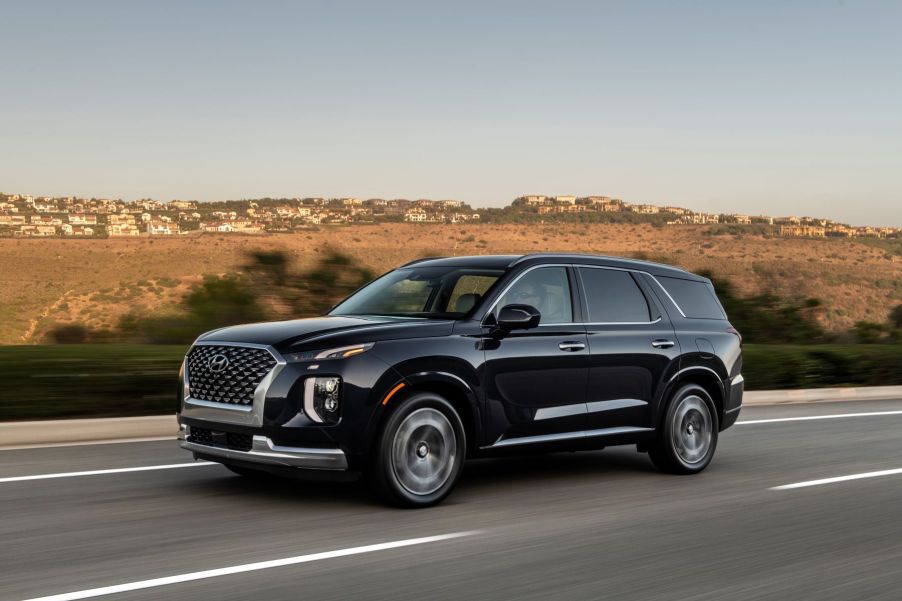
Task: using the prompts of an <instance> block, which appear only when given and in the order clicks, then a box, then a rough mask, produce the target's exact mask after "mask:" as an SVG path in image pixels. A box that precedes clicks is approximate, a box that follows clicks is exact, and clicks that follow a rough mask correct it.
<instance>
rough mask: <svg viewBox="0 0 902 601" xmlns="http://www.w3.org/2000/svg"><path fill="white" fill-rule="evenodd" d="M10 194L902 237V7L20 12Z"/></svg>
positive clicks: (0, 173)
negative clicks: (556, 208) (824, 229)
mask: <svg viewBox="0 0 902 601" xmlns="http://www.w3.org/2000/svg"><path fill="white" fill-rule="evenodd" d="M0 23H2V24H3V27H2V29H0V31H2V33H0V190H2V191H5V192H21V193H33V194H38V195H60V194H74V195H80V196H108V197H122V198H126V199H133V198H139V197H148V196H149V197H153V198H157V199H160V200H168V199H171V198H185V199H199V200H218V199H226V198H246V197H259V196H359V197H364V198H368V197H383V198H397V197H404V198H419V197H425V198H457V199H461V200H466V201H469V202H470V203H472V204H473V205H475V206H500V205H503V204H507V203H509V202H510V201H511V200H512V199H513V198H514V197H516V196H518V195H520V194H577V195H579V194H605V195H611V196H617V197H620V198H623V199H624V200H627V201H631V202H653V203H675V204H679V205H683V206H688V207H690V208H695V209H698V210H716V211H730V212H744V213H767V214H777V215H785V214H817V215H823V216H827V217H833V218H837V219H840V220H844V221H848V222H852V223H855V224H865V223H870V224H878V225H896V226H902V35H900V27H902V2H858V1H854V0H848V1H845V2H835V1H834V2H787V1H780V2H765V1H761V0H755V1H749V2H741V3H740V2H726V1H723V0H721V1H716V2H672V1H671V2H622V3H620V2H609V3H602V2H586V3H581V2H572V3H568V2H561V1H555V2H547V3H542V4H539V3H531V2H486V1H480V2H475V3H465V2H460V1H455V2H441V3H438V2H435V3H426V2H422V1H420V2H411V3H384V4H379V3H377V2H360V3H357V2H353V3H352V2H340V1H333V2H306V3H302V2H259V1H257V2H245V3H238V2H223V1H210V2H188V1H184V2H171V3H170V2H160V1H154V2H130V1H118V0H117V1H110V2H85V1H79V2H68V1H67V2H58V3H50V2H37V1H33V2H24V1H23V2H7V1H2V0H0Z"/></svg>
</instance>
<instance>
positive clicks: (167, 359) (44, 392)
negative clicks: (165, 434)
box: [0, 344, 185, 421]
mask: <svg viewBox="0 0 902 601" xmlns="http://www.w3.org/2000/svg"><path fill="white" fill-rule="evenodd" d="M184 352H185V346H183V345H179V346H161V345H121V344H66V345H52V346H51V345H47V346H0V380H2V382H3V386H2V387H0V421H11V420H33V419H59V418H70V417H126V416H134V415H159V414H166V413H175V411H176V393H177V387H178V371H179V366H180V364H181V361H182V356H183V354H184Z"/></svg>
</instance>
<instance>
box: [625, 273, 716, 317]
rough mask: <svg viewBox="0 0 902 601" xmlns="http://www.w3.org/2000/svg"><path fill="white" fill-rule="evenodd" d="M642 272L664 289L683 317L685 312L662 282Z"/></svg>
mask: <svg viewBox="0 0 902 601" xmlns="http://www.w3.org/2000/svg"><path fill="white" fill-rule="evenodd" d="M642 273H644V274H645V275H647V276H648V277H650V278H651V279H652V280H654V282H655V284H657V285H658V287H659V288H660V289H661V290H663V291H664V294H666V295H667V298H669V299H670V302H672V303H673V306H674V307H676V308H677V311H679V312H680V315H682V316H683V317H686V314H685V313H684V312H683V309H682V307H680V305H679V304H677V302H676V301H675V300H674V299H673V297H672V296H670V293H669V292H667V288H665V287H664V284H662V283H661V282H659V281H658V278H656V277H655V276H653V275H652V274H650V273H647V272H644V271H643V272H642ZM690 281H694V280H690ZM718 302H720V301H718Z"/></svg>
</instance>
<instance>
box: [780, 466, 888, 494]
mask: <svg viewBox="0 0 902 601" xmlns="http://www.w3.org/2000/svg"><path fill="white" fill-rule="evenodd" d="M898 474H902V469H893V470H880V471H878V472H865V473H863V474H852V475H851V476H837V477H835V478H823V479H821V480H808V481H807V482H796V483H795V484H784V485H783V486H774V487H771V488H770V489H769V490H791V489H793V488H806V487H808V486H820V485H821V484H833V483H835V482H848V481H849V480H861V479H863V478H879V477H881V476H895V475H898Z"/></svg>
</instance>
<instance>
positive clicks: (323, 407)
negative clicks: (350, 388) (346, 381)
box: [304, 376, 341, 424]
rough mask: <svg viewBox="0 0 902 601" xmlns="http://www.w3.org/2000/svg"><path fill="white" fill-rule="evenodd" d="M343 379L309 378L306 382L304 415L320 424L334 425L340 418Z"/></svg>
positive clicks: (335, 377) (334, 377)
mask: <svg viewBox="0 0 902 601" xmlns="http://www.w3.org/2000/svg"><path fill="white" fill-rule="evenodd" d="M340 409H341V378H339V377H337V376H333V377H326V378H307V380H305V381H304V413H306V414H307V417H309V418H310V419H312V420H313V421H315V422H317V423H320V424H334V423H336V422H337V421H338V418H339V417H340V413H341V412H340Z"/></svg>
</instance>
